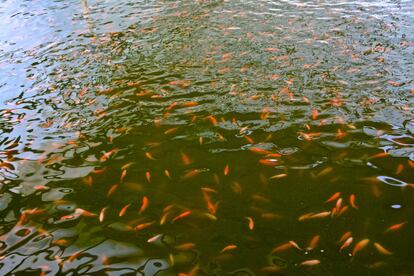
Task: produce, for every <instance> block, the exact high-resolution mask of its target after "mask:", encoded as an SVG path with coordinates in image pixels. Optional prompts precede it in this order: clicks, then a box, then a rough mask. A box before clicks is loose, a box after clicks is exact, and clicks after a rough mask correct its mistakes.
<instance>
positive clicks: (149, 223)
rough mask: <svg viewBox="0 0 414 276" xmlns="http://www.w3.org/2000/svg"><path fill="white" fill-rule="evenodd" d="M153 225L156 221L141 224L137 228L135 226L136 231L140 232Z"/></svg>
mask: <svg viewBox="0 0 414 276" xmlns="http://www.w3.org/2000/svg"><path fill="white" fill-rule="evenodd" d="M153 224H154V221H151V222H146V223H141V224H138V225H137V226H135V230H137V231H139V230H142V229H145V228H147V227H150V226H151V225H153Z"/></svg>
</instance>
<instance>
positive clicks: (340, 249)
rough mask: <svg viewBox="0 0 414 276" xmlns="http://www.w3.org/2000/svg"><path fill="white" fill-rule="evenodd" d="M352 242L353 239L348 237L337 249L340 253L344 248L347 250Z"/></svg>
mask: <svg viewBox="0 0 414 276" xmlns="http://www.w3.org/2000/svg"><path fill="white" fill-rule="evenodd" d="M353 241H354V238H352V237H349V238H347V239H346V240H345V241H344V243H343V244H342V245H341V247H340V248H339V251H342V249H345V248H347V247H348V246H350V245H351V243H352V242H353Z"/></svg>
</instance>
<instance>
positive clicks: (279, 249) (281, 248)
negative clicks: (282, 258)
mask: <svg viewBox="0 0 414 276" xmlns="http://www.w3.org/2000/svg"><path fill="white" fill-rule="evenodd" d="M292 247H293V245H292V244H291V243H289V242H287V243H284V244H281V245H279V246H277V247H275V248H273V250H272V254H273V253H280V252H283V251H286V250H288V249H290V248H292Z"/></svg>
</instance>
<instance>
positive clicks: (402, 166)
mask: <svg viewBox="0 0 414 276" xmlns="http://www.w3.org/2000/svg"><path fill="white" fill-rule="evenodd" d="M403 170H404V165H403V164H399V165H398V166H397V170H396V172H395V174H400V173H402V171H403Z"/></svg>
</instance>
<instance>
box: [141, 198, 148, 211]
mask: <svg viewBox="0 0 414 276" xmlns="http://www.w3.org/2000/svg"><path fill="white" fill-rule="evenodd" d="M148 203H149V200H148V198H147V197H146V196H143V197H142V204H141V208H140V209H139V214H142V212H144V211H145V209H147V207H148Z"/></svg>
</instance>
